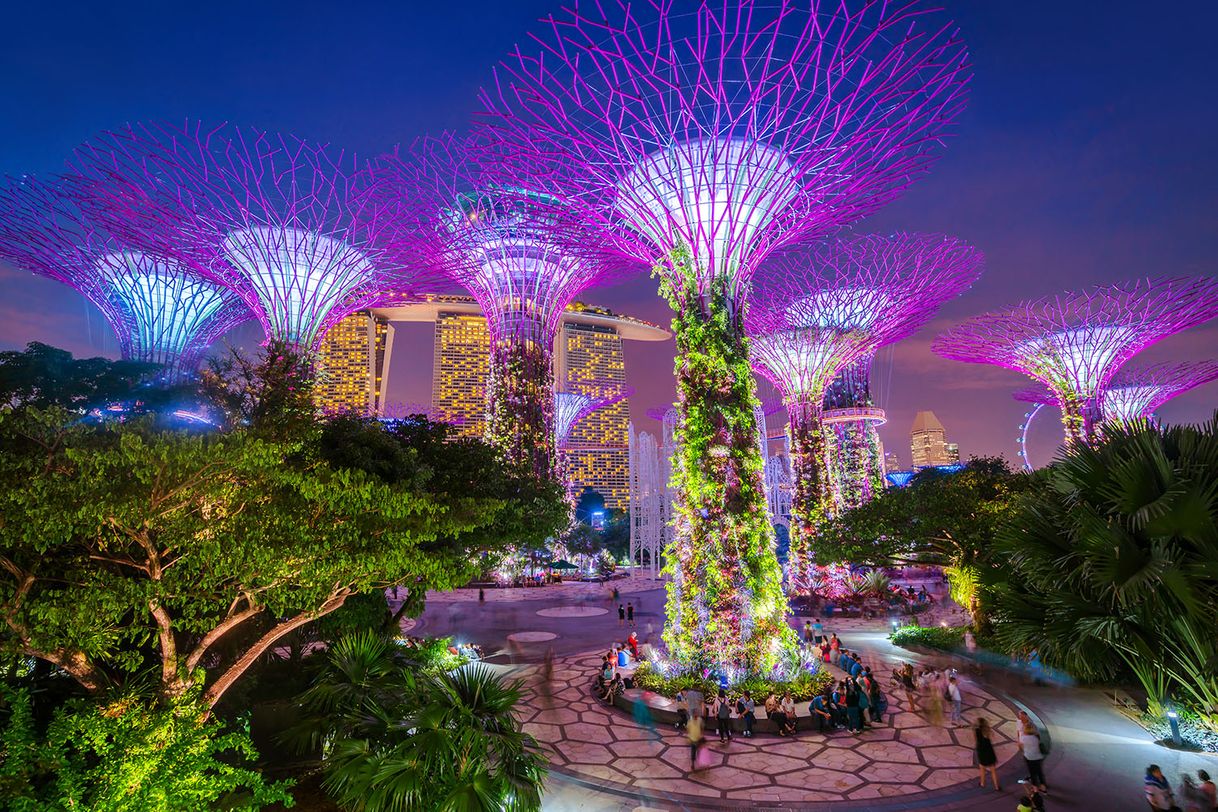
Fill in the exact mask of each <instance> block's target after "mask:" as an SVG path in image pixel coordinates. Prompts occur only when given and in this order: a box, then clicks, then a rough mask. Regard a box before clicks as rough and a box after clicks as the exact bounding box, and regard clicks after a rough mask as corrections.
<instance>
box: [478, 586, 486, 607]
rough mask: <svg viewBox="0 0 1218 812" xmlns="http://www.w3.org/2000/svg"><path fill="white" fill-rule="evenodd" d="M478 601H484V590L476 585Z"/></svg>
mask: <svg viewBox="0 0 1218 812" xmlns="http://www.w3.org/2000/svg"><path fill="white" fill-rule="evenodd" d="M478 603H486V590H485V589H483V588H482V587H478Z"/></svg>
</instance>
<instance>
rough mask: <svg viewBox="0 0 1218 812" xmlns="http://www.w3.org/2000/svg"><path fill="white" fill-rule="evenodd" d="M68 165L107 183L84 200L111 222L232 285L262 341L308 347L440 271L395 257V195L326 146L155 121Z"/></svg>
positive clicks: (94, 144) (91, 147)
mask: <svg viewBox="0 0 1218 812" xmlns="http://www.w3.org/2000/svg"><path fill="white" fill-rule="evenodd" d="M73 163H74V166H75V169H76V170H77V172H78V173H79V174H80V176H81V177H82V178H83V179H84V182H86V183H91V184H92V185H94V186H96V187H98V188H100V189H102V190H103V191H104V192H106V194H104V195H94V196H93V197H92V200H93V204H94V206H95V213H96V215H97V216H98V217H99V218H101V219H103V220H104V221H105V222H106V223H107V225H108V226H109V227H110V228H112V229H113V230H115V231H116V232H118V233H121V234H122V235H123V236H124V237H125V238H126V239H128V240H129V241H130V242H132V243H133V244H135V245H137V246H140V247H141V248H143V249H144V250H147V251H151V252H154V253H157V254H163V255H166V256H170V257H173V258H174V259H175V261H177V262H178V263H180V264H182V265H186V266H189V267H191V268H192V269H193V270H195V271H196V272H197V273H199V274H202V275H204V276H207V277H209V278H211V279H213V280H214V281H215V282H217V283H220V284H223V285H226V286H228V287H230V288H231V289H232V290H234V291H236V292H237V294H238V295H239V296H241V298H242V299H243V300H244V301H245V302H246V304H247V305H248V306H249V308H250V310H252V311H253V312H254V314H255V315H257V317H258V319H259V321H261V322H262V325H263V329H264V330H265V331H266V335H267V337H268V338H274V339H279V340H283V341H286V342H288V343H290V344H293V345H296V346H299V347H302V348H304V349H306V350H313V349H315V348H316V346H317V344H318V343H319V342H320V340H321V338H322V337H323V336H324V335H325V333H326V331H327V330H329V328H330V327H331V326H333V325H334V324H335V323H337V322H338V321H339V320H341V319H342V318H343V317H345V316H347V315H348V314H350V313H352V312H354V311H355V310H358V309H360V308H362V307H367V306H369V305H372V304H375V303H377V302H378V301H379V300H380V299H381V298H382V297H383V296H384V295H385V294H386V291H387V290H388V289H389V288H394V289H396V290H398V291H400V290H403V289H414V290H418V289H423V290H426V289H428V284H427V283H428V280H429V277H434V278H438V277H439V275H438V274H437V273H434V272H433V271H432V269H431V268H430V267H429V266H428V265H427V263H425V262H420V263H418V264H416V265H413V266H410V267H405V266H403V265H400V264H398V263H397V262H395V260H396V259H397V257H395V256H394V255H393V254H392V253H391V252H390V251H389V248H390V241H389V239H388V238H389V237H390V236H391V235H392V234H393V233H396V232H397V231H398V230H399V229H400V228H401V224H400V222H399V218H400V204H399V203H396V202H394V201H385V200H384V199H382V198H379V197H377V196H376V195H373V194H371V191H372V189H371V186H370V185H369V184H368V183H366V182H365V180H366V179H367V174H366V172H364V171H361V169H360V164H359V163H358V161H357V160H356V159H355V157H354V156H348V155H346V154H344V153H343V152H342V151H341V150H334V149H331V148H330V147H329V146H328V145H324V144H315V143H310V142H308V141H304V140H301V139H298V138H295V137H294V136H288V135H277V134H273V133H267V132H262V131H258V130H253V129H240V128H235V127H231V128H230V127H219V128H216V129H212V130H208V129H204V128H203V127H202V126H201V125H199V124H198V123H195V124H187V125H186V126H184V127H181V128H178V127H172V126H168V125H161V124H152V125H147V126H142V125H141V126H129V127H126V128H123V129H121V130H117V131H115V132H111V133H105V134H103V135H101V136H99V137H97V138H95V139H93V140H91V141H89V142H88V143H86V144H84V145H83V146H82V147H81V148H80V149H78V150H77V153H76V157H75V159H74V162H73ZM434 278H432V279H431V281H432V282H434Z"/></svg>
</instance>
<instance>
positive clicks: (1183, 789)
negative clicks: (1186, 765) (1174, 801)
mask: <svg viewBox="0 0 1218 812" xmlns="http://www.w3.org/2000/svg"><path fill="white" fill-rule="evenodd" d="M1180 798H1181V800H1183V801H1184V812H1214V808H1213V807H1212V806H1209V805H1207V804H1206V798H1205V793H1203V792H1202V791H1201V787H1199V786H1197V784H1196V783H1195V782H1194V781H1193V777H1192V776H1191V775H1189V774H1188V773H1181V774H1180Z"/></svg>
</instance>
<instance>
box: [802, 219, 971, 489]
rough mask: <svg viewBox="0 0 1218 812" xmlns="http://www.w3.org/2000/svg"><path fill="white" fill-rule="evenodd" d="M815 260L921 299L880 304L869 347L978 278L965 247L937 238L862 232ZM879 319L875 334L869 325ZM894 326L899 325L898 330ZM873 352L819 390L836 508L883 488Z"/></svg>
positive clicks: (908, 329)
mask: <svg viewBox="0 0 1218 812" xmlns="http://www.w3.org/2000/svg"><path fill="white" fill-rule="evenodd" d="M819 261H822V262H826V263H828V264H831V265H841V264H842V263H849V264H855V265H858V266H860V267H862V266H870V267H872V268H873V269H874V270H875V272H876V273H878V274H879V275H880V277H882V278H884V279H886V280H890V281H895V280H905V281H908V282H909V283H910V284H914V285H916V286H917V287H918V288H919V289H920V291H921V292H920V294H919V296H920V297H921V301H919V302H917V303H913V302H910V301H904V302H896V301H886V302H884V303H882V304H881V305H880V306H879V309H878V311H877V312H876V313H875V314H874V315H875V321H873V322H872V323H871V324H870V325H862V324H860V329H865V330H870V331H871V332H873V333H874V334H875V338H876V344H875V346H876V348H878V347H881V346H883V345H885V344H890V343H892V342H894V341H897V340H899V339H901V338H904V337H905V336H908V335H910V334H911V333H913V332H915V331H917V330H918V329H920V328H921V327H923V326H924V325H925V324H926V322H928V321H929V320H930V318H931V317H932V316H933V315H934V313H935V311H936V309H937V308H938V306H939V305H941V304H943V303H944V302H947V301H949V300H951V299H954V298H955V297H957V296H959V295H960V294H961V293H963V292H964V291H965V290H966V289H967V288H968V287H969V286H970V285H971V284H972V283H973V282H975V281H976V280H977V277H978V276H979V275H980V273H981V268H982V264H983V261H984V258H983V256H982V254H981V252H980V251H978V250H977V249H975V248H973V247H972V246H969V245H968V244H966V243H964V242H962V241H960V240H958V239H954V238H952V237H946V236H943V235H938V234H894V235H892V236H880V235H868V236H863V237H858V238H855V239H850V240H841V241H838V242H837V243H835V247H834V248H833V249H832V250H831V251H830V252H828V255H827V256H824V257H823V258H821V259H820V260H819ZM880 322H883V326H882V327H881V328H880V329H876V325H877V324H878V323H880ZM898 325H899V326H898ZM874 361H875V351H874V350H872V351H870V352H867V353H865V354H864V355H862V356H861V357H860V358H859V359H858V360H856V361H855V362H853V363H852V364H850V365H849V366H847V367H846V368H845V369H843V370H842V371H841V372H840V373H838V375H837V376H836V377H835V378H834V379H833V381H831V382H830V384H829V386H828V387H827V389H826V391H825V399H824V407H825V411H824V415H823V420H824V424H825V426H826V428H827V431H826V441H827V447H828V456H827V459H828V475H829V486H830V492H831V496H832V497H833V501H832V506H833V509H834V510H835V511H841V510H845V509H849V508H852V507H857V506H859V505H861V504H862V503H864V502H866V501H868V500H870V499H871V498H872V497H873V496H875V494H877V493H879V492H880V491H881V490H883V489H884V447H883V444H882V443H881V442H880V436H879V432H877V431H876V429H877V428H878V427H879V426H881V425H883V424H884V422H885V420H886V416H885V414H884V411H883V409H878V408H876V406H875V403H874V401H873V400H872V397H871V367H872V364H873V362H874Z"/></svg>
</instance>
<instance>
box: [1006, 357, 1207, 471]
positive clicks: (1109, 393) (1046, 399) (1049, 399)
mask: <svg viewBox="0 0 1218 812" xmlns="http://www.w3.org/2000/svg"><path fill="white" fill-rule="evenodd" d="M1214 380H1218V361H1212V360H1210V361H1164V362H1162V363H1158V364H1151V365H1149V366H1133V367H1122V368H1121V369H1119V370H1117V372H1116V373H1115V374H1114V375H1113V376H1112V380H1110V381H1109V382H1108V384H1107V386H1105V387H1104V388H1103V389H1102V390H1101V391H1100V394H1099V396H1098V397H1099V403H1100V414H1101V415H1102V417H1103V420H1104V422H1105V423H1130V422H1133V421H1135V420H1142V419H1149V418H1150V417H1152V416H1153V415H1154V413H1155V411H1156V410H1157V409H1158V408H1159V407H1160V406H1162V405H1163V404H1164V403H1167V401H1169V400H1171V399H1172V398H1174V397H1176V396H1178V395H1182V394H1184V393H1185V392H1187V391H1189V390H1190V389H1193V388H1195V387H1198V386H1201V385H1202V384H1206V383H1209V382H1210V381H1214ZM1012 397H1014V398H1015V400H1018V401H1021V402H1023V403H1031V404H1033V405H1034V406H1059V405H1060V404H1059V403H1058V397H1057V395H1056V394H1055V393H1054V392H1053V391H1052V390H1050V389H1049V387H1047V386H1045V385H1044V384H1034V385H1032V386H1029V387H1027V388H1024V389H1020V390H1018V391H1017V392H1015V393H1014V394H1013V395H1012ZM1036 411H1039V409H1037V410H1036ZM1033 417H1034V413H1029V414H1027V415H1025V418H1026V420H1025V423H1024V425H1022V426H1020V430H1021V435H1020V443H1019V445H1020V449H1019V455H1020V457H1022V458H1023V459H1024V461H1025V463H1026V461H1027V458H1028V455H1027V431H1028V424H1030V423H1031V422H1032V419H1033Z"/></svg>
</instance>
